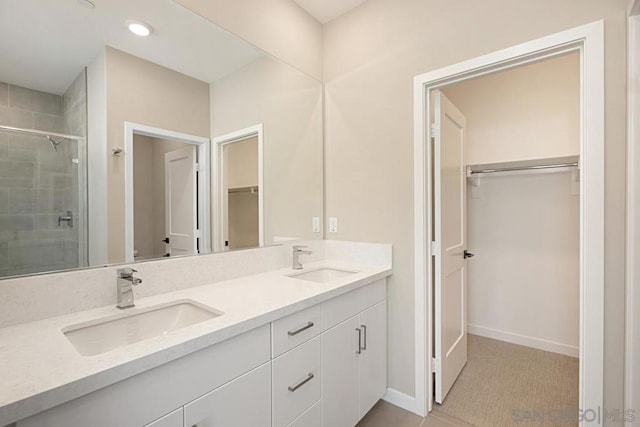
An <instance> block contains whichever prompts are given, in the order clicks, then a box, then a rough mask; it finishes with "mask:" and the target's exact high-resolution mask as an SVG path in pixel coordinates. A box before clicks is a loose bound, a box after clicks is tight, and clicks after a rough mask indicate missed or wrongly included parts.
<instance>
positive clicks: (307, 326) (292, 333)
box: [287, 322, 314, 337]
mask: <svg viewBox="0 0 640 427" xmlns="http://www.w3.org/2000/svg"><path fill="white" fill-rule="evenodd" d="M313 326H314V324H313V322H309V323H307V324H306V325H305V326H303V327H302V328H300V329H296V330H295V331H289V332H287V334H289V336H290V337H294V336H296V335H298V334H299V333H300V332H304V331H306V330H307V329H309V328H313Z"/></svg>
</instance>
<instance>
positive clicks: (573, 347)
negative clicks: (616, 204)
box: [467, 172, 580, 357]
mask: <svg viewBox="0 0 640 427" xmlns="http://www.w3.org/2000/svg"><path fill="white" fill-rule="evenodd" d="M572 179H573V178H572V173H571V172H557V173H543V174H518V175H508V176H497V175H489V176H484V177H482V178H480V181H479V182H480V187H479V192H478V193H479V195H480V197H479V198H474V197H472V192H471V191H469V192H468V194H467V226H468V230H467V233H468V234H467V242H468V245H467V246H468V248H469V250H470V252H473V253H475V254H476V256H475V257H474V258H471V259H470V260H469V261H468V264H467V265H468V266H469V270H468V283H467V284H468V301H467V303H468V324H469V332H470V333H475V334H479V335H483V336H488V337H491V338H496V339H501V340H504V341H509V342H514V343H516V344H522V345H528V346H532V347H536V348H540V349H543V350H547V351H554V352H558V353H563V354H567V355H570V356H574V357H577V356H578V344H579V342H578V340H579V335H578V332H579V315H580V305H579V298H580V293H579V270H578V266H579V249H580V248H579V244H580V236H579V231H580V227H579V212H580V210H579V196H578V195H572V194H571V187H572V185H571V184H572V182H571V181H572Z"/></svg>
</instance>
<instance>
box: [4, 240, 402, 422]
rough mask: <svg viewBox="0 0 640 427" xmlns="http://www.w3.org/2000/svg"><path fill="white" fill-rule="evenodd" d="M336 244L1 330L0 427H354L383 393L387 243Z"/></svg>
mask: <svg viewBox="0 0 640 427" xmlns="http://www.w3.org/2000/svg"><path fill="white" fill-rule="evenodd" d="M314 244H315V246H322V245H329V246H330V245H332V244H336V245H340V243H338V242H334V243H329V242H316V243H314ZM343 246H344V245H343ZM372 246H378V247H379V248H380V247H382V246H386V245H372ZM379 248H378V249H379ZM272 249H273V248H272ZM346 249H347V248H346V247H343V248H342V249H341V250H333V251H324V252H326V253H325V259H322V260H317V261H315V262H309V263H305V264H304V269H302V270H293V269H291V268H290V267H286V268H279V269H276V270H272V271H267V272H263V273H260V274H254V275H251V276H244V277H238V278H235V279H232V280H223V281H219V282H216V283H212V284H209V285H204V286H198V287H193V288H186V289H182V290H179V291H175V292H169V293H162V294H158V295H154V296H151V297H147V298H140V299H138V300H137V301H136V307H135V308H132V309H128V310H118V309H117V308H115V305H114V306H109V307H101V308H96V309H92V310H85V311H80V312H76V313H71V314H67V315H63V316H58V317H55V318H51V319H43V320H41V321H37V322H31V323H25V324H20V325H15V326H12V327H8V328H3V329H0V341H2V342H3V346H4V345H5V344H6V349H7V350H8V351H5V352H3V359H4V358H5V357H6V359H5V360H3V364H2V368H0V370H1V371H2V375H3V377H4V378H7V379H8V381H7V382H5V384H9V385H10V386H9V387H3V389H2V391H1V392H0V395H1V400H0V402H2V403H1V406H0V425H5V424H7V423H10V422H15V421H17V423H16V425H17V426H18V427H26V426H67V427H70V426H88V425H91V426H96V427H100V426H105V427H106V426H119V427H120V426H132V427H142V426H154V427H157V426H162V427H165V426H166V427H170V426H189V427H191V426H198V427H204V426H274V427H276V426H278V427H280V426H282V427H285V426H297V427H300V426H320V425H325V426H340V425H344V426H352V425H355V424H356V423H357V422H358V421H359V420H360V419H361V418H362V417H363V416H364V415H365V414H366V413H367V412H368V411H369V410H370V409H371V407H372V406H373V405H374V404H375V403H376V402H377V401H378V400H379V399H380V398H381V397H382V396H383V394H384V393H385V391H386V385H387V384H386V378H387V373H386V365H387V363H386V354H387V342H386V336H387V332H386V324H387V322H386V313H387V309H386V277H387V276H389V275H390V274H391V250H390V247H387V248H383V249H384V251H383V252H386V253H387V254H388V256H385V257H383V258H387V259H386V260H384V261H383V262H380V261H381V258H380V257H379V259H378V260H376V261H375V262H372V263H366V262H363V261H364V260H366V256H365V257H362V256H361V254H360V255H359V254H357V253H351V254H350V255H347V256H346V257H342V256H341V254H342V255H345V254H348V253H349V251H348V250H346ZM288 250H289V249H288V248H282V251H283V252H286V251H288ZM255 251H257V252H259V251H261V250H255ZM255 251H254V254H253V255H252V256H253V257H255ZM320 252H323V251H322V250H320ZM218 256H219V255H218ZM205 258H206V257H205ZM357 258H360V259H357ZM198 259H204V258H202V257H198ZM142 265H143V264H141V266H142ZM141 270H142V269H141ZM140 276H141V278H142V279H145V278H144V276H143V275H142V273H140ZM113 286H115V277H114V283H113ZM142 286H152V284H151V283H148V280H147V281H145V282H144V284H143V285H142ZM147 319H149V320H147ZM163 322H164V323H163ZM123 324H126V325H128V326H123ZM127 328H128V329H127ZM122 331H125V332H124V333H123V332H122ZM145 334H146V335H145ZM122 335H127V336H129V339H130V342H129V343H128V342H127V341H126V340H124V341H123V340H122V339H121V338H122ZM114 337H115V338H114ZM119 340H120V341H119ZM131 341H133V342H131Z"/></svg>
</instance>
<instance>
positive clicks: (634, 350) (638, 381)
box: [624, 0, 640, 425]
mask: <svg viewBox="0 0 640 427" xmlns="http://www.w3.org/2000/svg"><path fill="white" fill-rule="evenodd" d="M628 19H629V25H628V27H627V28H628V30H627V31H628V47H627V49H628V58H627V60H628V67H629V69H628V74H627V80H628V84H627V90H628V98H627V102H628V108H627V122H628V123H627V126H628V129H627V224H626V225H627V248H626V249H627V259H626V265H627V268H626V278H625V282H626V292H625V294H626V295H625V299H626V316H625V317H626V319H625V323H626V324H625V375H624V378H625V384H624V394H625V397H624V400H625V404H624V407H625V410H632V409H634V408H635V409H636V411H637V410H638V409H640V369H638V368H637V366H638V363H640V327H638V325H640V310H639V309H638V307H639V304H640V285H639V281H638V268H637V267H636V266H637V265H638V263H640V229H639V227H640V209H639V206H640V205H639V203H640V198H639V197H638V196H637V191H638V189H640V173H638V167H640V150H639V149H638V147H639V144H640V120H638V114H640V87H638V80H637V78H633V76H637V75H639V74H640V54H639V53H638V49H640V43H639V42H638V41H639V40H640V0H635V1H634V2H632V4H631V5H630V7H629V18H628ZM632 424H633V422H631V421H630V420H627V421H626V422H625V425H632Z"/></svg>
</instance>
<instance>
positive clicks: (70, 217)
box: [58, 211, 73, 227]
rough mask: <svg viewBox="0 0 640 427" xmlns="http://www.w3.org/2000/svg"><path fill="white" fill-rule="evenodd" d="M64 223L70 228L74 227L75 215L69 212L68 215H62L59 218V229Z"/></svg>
mask: <svg viewBox="0 0 640 427" xmlns="http://www.w3.org/2000/svg"><path fill="white" fill-rule="evenodd" d="M63 222H66V223H67V225H68V226H69V227H73V213H72V212H71V211H67V214H66V215H60V216H59V217H58V227H60V225H61V224H62V223H63Z"/></svg>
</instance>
